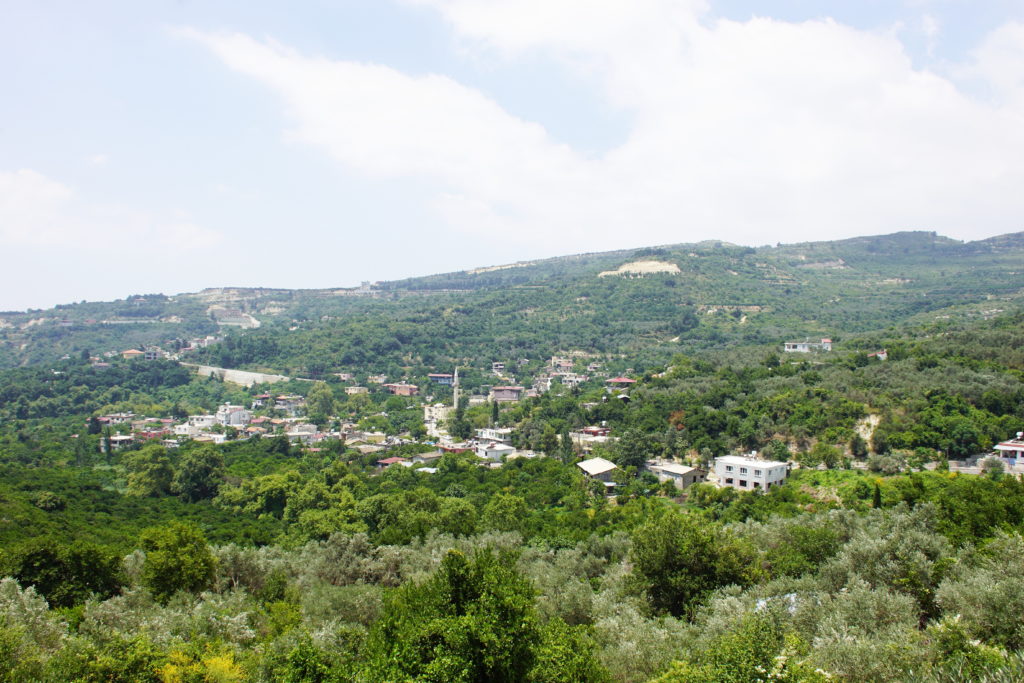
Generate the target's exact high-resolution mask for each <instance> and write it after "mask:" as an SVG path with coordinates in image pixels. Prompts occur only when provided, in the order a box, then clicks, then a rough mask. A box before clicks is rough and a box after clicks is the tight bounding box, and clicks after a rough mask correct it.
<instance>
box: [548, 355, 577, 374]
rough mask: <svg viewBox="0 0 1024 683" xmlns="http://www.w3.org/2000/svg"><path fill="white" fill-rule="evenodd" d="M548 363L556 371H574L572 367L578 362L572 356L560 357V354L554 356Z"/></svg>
mask: <svg viewBox="0 0 1024 683" xmlns="http://www.w3.org/2000/svg"><path fill="white" fill-rule="evenodd" d="M548 365H549V366H550V367H551V369H552V370H553V371H554V372H572V369H573V367H574V366H575V365H576V364H575V363H574V362H573V360H572V359H571V358H559V357H558V356H552V357H551V362H550V363H549V364H548Z"/></svg>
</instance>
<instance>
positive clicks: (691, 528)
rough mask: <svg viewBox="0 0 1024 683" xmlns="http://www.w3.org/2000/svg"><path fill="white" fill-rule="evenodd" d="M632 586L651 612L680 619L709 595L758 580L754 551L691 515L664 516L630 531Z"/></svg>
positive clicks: (668, 513)
mask: <svg viewBox="0 0 1024 683" xmlns="http://www.w3.org/2000/svg"><path fill="white" fill-rule="evenodd" d="M630 559H631V561H632V563H633V573H632V575H631V577H630V578H631V583H632V584H633V586H634V587H635V588H637V589H639V590H640V591H642V592H643V593H644V594H645V595H646V596H647V600H648V602H649V604H650V606H651V608H652V609H653V610H654V611H655V612H656V613H665V612H667V613H669V614H671V615H673V616H676V617H679V616H684V615H692V613H693V610H694V608H695V607H696V606H697V605H698V604H699V603H700V602H701V601H702V600H703V599H704V598H705V597H706V596H707V595H708V594H709V593H710V592H711V591H713V590H715V589H717V588H721V587H722V586H727V585H730V584H737V585H741V586H743V585H747V584H749V583H751V582H752V581H753V580H754V579H755V578H756V577H757V570H756V569H755V566H754V559H755V554H754V552H753V550H752V549H751V548H750V547H748V546H747V545H745V544H743V543H742V542H740V541H739V540H737V539H735V538H733V537H732V536H731V535H729V534H727V533H726V532H725V531H723V530H722V529H720V528H719V527H718V526H717V525H716V524H714V523H713V522H709V521H707V520H705V519H703V518H702V517H699V516H698V515H696V514H688V513H680V512H666V513H665V514H663V515H661V516H660V517H658V518H656V519H654V520H652V521H650V522H647V523H646V524H644V525H642V526H640V527H638V528H637V529H636V531H634V532H633V549H632V551H631V554H630Z"/></svg>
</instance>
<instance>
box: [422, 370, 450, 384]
mask: <svg viewBox="0 0 1024 683" xmlns="http://www.w3.org/2000/svg"><path fill="white" fill-rule="evenodd" d="M427 379H429V380H430V381H431V382H433V383H434V384H443V385H444V386H448V387H450V386H451V385H452V384H454V382H455V376H454V375H451V374H448V373H443V372H432V373H430V374H429V375H427Z"/></svg>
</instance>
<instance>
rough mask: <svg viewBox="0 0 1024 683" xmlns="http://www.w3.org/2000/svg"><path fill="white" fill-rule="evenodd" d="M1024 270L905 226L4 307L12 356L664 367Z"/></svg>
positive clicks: (1011, 253)
mask: <svg viewBox="0 0 1024 683" xmlns="http://www.w3.org/2000/svg"><path fill="white" fill-rule="evenodd" d="M1022 263H1024V233H1016V234H1012V235H1004V236H1001V237H995V238H991V239H987V240H981V241H977V242H968V243H961V242H958V241H955V240H951V239H948V238H944V237H940V236H937V235H936V234H935V233H930V232H904V233H896V234H893V235H886V236H879V237H859V238H854V239H848V240H842V241H835V242H815V243H805V244H795V245H780V246H776V247H772V246H765V247H759V248H749V247H739V246H735V245H730V244H727V243H723V242H701V243H697V244H683V245H670V246H663V247H655V248H645V249H637V250H624V251H614V252H604V253H593V254H580V255H575V256H566V257H560V258H553V259H546V260H541V261H531V262H523V263H516V264H510V265H504V266H489V267H481V268H477V269H474V270H470V271H462V272H458V273H448V274H442V275H433V276H429V277H422V278H414V279H408V280H399V281H394V282H378V283H373V284H370V283H364V284H363V285H362V286H360V287H356V288H351V289H325V290H288V289H245V288H219V289H209V290H204V291H202V292H199V293H196V294H182V295H178V296H173V297H171V296H164V295H137V296H131V297H128V298H127V299H124V300H121V301H115V302H110V303H79V304H69V305H65V306H58V307H57V308H55V309H51V310H45V311H42V310H37V311H30V312H8V313H0V366H8V367H10V366H15V365H25V364H37V363H50V362H53V361H54V360H55V359H58V358H60V357H61V356H63V355H65V354H67V355H75V354H82V353H86V354H93V355H101V354H104V353H120V352H122V351H123V350H124V349H126V348H145V347H146V346H149V345H157V346H159V347H160V348H162V349H164V350H167V351H169V352H177V351H178V350H180V349H182V348H185V349H188V348H190V346H192V344H191V341H192V340H193V339H195V338H199V337H214V338H219V337H222V336H226V337H227V339H228V341H229V343H225V344H217V345H210V346H209V347H208V348H198V349H196V350H195V351H194V352H190V354H189V358H188V360H191V361H194V362H197V363H200V364H205V365H211V366H218V367H225V368H238V369H247V370H257V371H272V372H275V373H283V374H287V375H294V376H300V377H313V378H316V377H318V376H321V375H323V374H324V373H329V372H332V371H343V370H345V369H346V368H350V367H353V366H361V367H364V366H365V367H375V368H377V369H378V370H379V371H382V372H386V371H387V370H388V369H392V370H393V369H394V368H396V367H406V366H409V365H410V364H423V365H427V366H433V367H437V368H443V367H450V366H451V365H453V364H455V363H457V362H458V363H462V362H464V360H465V359H474V358H482V357H500V358H510V359H511V358H519V357H522V358H539V357H545V356H550V355H551V354H554V353H557V352H558V351H559V350H563V349H570V348H571V349H580V350H583V351H587V352H598V353H605V354H628V355H630V356H631V357H634V358H637V359H638V360H639V361H644V362H647V361H650V362H657V361H663V360H664V359H666V358H669V357H671V355H672V354H673V353H676V352H678V351H679V350H687V351H689V350H697V349H702V348H716V347H724V346H733V345H738V344H740V345H743V344H776V343H781V342H783V341H786V340H790V339H802V338H805V337H807V338H815V337H817V338H822V337H829V338H834V339H836V340H837V342H838V341H841V339H842V337H843V335H844V334H847V335H848V334H851V333H860V332H865V331H870V330H879V329H885V328H887V327H889V326H891V325H894V324H900V323H903V322H906V321H914V322H928V321H929V320H934V319H935V318H937V317H940V316H944V315H948V316H953V317H956V316H963V315H977V316H985V315H992V314H994V313H998V312H1001V311H1010V310H1015V309H1016V307H1017V306H1019V304H1020V301H1021V291H1022V288H1024V267H1022V266H1021V264H1022ZM257 328H258V329H257ZM182 359H183V360H184V359H185V358H184V356H182Z"/></svg>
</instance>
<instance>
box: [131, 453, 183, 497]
mask: <svg viewBox="0 0 1024 683" xmlns="http://www.w3.org/2000/svg"><path fill="white" fill-rule="evenodd" d="M125 467H126V469H127V470H128V493H129V494H131V495H133V496H143V497H146V496H153V497H156V496H164V495H167V494H168V493H170V491H171V482H172V480H173V479H174V470H173V469H171V460H170V458H168V457H167V449H165V448H164V447H163V446H157V445H149V446H145V447H143V448H141V449H139V450H138V451H136V452H134V453H130V454H129V455H128V456H127V457H126V458H125Z"/></svg>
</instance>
